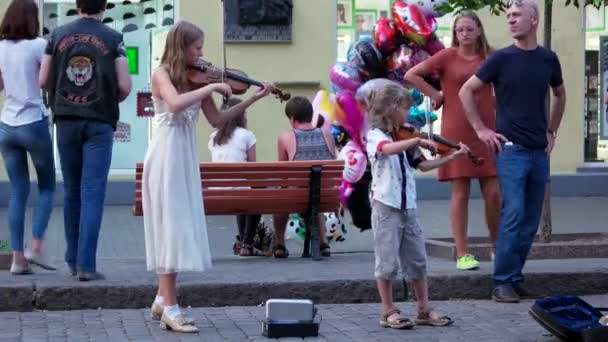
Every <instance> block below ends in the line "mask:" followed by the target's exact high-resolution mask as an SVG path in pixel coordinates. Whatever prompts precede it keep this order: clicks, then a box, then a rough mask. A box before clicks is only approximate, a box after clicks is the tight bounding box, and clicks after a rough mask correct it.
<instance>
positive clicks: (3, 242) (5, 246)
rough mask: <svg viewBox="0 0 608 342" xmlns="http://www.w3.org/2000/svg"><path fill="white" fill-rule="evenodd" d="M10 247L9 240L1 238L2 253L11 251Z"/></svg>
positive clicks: (0, 247)
mask: <svg viewBox="0 0 608 342" xmlns="http://www.w3.org/2000/svg"><path fill="white" fill-rule="evenodd" d="M10 250H11V249H10V247H9V245H8V241H6V240H0V253H4V252H10Z"/></svg>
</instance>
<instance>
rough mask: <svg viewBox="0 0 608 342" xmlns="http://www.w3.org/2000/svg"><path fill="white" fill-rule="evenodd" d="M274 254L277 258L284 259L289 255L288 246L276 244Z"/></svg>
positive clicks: (273, 249)
mask: <svg viewBox="0 0 608 342" xmlns="http://www.w3.org/2000/svg"><path fill="white" fill-rule="evenodd" d="M277 252H280V253H277ZM272 254H273V255H274V257H275V258H277V259H284V258H287V257H288V256H289V251H287V248H285V246H283V245H276V246H274V247H273V248H272Z"/></svg>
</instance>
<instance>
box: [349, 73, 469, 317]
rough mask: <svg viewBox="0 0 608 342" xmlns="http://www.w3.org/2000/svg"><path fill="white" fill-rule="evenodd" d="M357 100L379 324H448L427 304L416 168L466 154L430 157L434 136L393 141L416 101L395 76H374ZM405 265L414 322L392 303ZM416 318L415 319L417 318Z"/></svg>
mask: <svg viewBox="0 0 608 342" xmlns="http://www.w3.org/2000/svg"><path fill="white" fill-rule="evenodd" d="M357 100H358V101H359V102H360V104H361V105H362V107H363V108H364V109H365V110H366V111H367V115H368V120H369V128H370V129H369V131H368V132H367V135H366V138H367V146H366V148H367V154H368V158H369V161H370V164H371V171H372V178H373V180H372V187H371V195H370V197H371V200H372V231H373V235H374V254H375V259H376V263H375V264H376V267H375V272H374V275H375V277H376V283H377V286H378V292H379V294H380V298H381V300H382V307H383V311H382V312H383V313H382V315H381V318H380V325H381V326H383V327H390V328H394V329H411V328H413V327H414V325H415V324H418V325H431V326H445V325H449V324H451V323H452V320H451V319H450V318H449V317H447V316H444V315H442V314H440V313H438V312H437V311H434V310H432V309H431V308H430V307H429V300H428V287H427V281H426V259H427V257H426V250H425V247H424V237H423V235H422V229H421V228H420V223H419V221H418V214H417V211H416V186H415V181H414V169H415V168H417V169H419V170H422V171H428V170H432V169H435V168H437V167H439V166H441V165H443V164H445V163H448V162H449V161H452V160H455V159H457V158H459V157H462V156H465V155H466V154H467V153H468V152H469V149H468V147H466V146H465V145H463V144H460V145H459V147H460V148H459V149H458V150H454V151H453V152H452V153H450V154H447V155H444V156H442V157H440V158H438V159H433V160H426V159H425V158H424V157H423V155H422V153H421V151H420V147H423V148H428V149H431V150H434V149H435V145H434V144H433V142H431V141H429V140H425V139H421V138H419V137H414V138H411V139H406V140H400V141H395V139H394V138H393V134H394V132H395V131H396V129H397V128H398V127H400V126H402V125H403V124H404V123H405V120H407V116H408V114H407V113H408V110H409V108H410V106H411V104H412V101H411V98H410V95H409V93H408V91H407V90H406V89H405V88H404V87H402V86H401V85H399V84H398V83H396V82H393V81H389V80H386V79H375V80H372V81H369V82H367V83H366V84H364V85H363V86H361V88H360V89H359V90H358V91H357ZM400 271H401V273H402V275H403V277H405V278H406V280H408V281H411V282H412V283H413V287H414V290H415V292H416V298H417V304H418V315H417V317H416V319H415V322H412V321H411V320H409V319H407V318H404V317H402V316H401V311H400V310H399V309H397V308H396V307H395V305H394V303H393V296H392V293H393V289H392V281H393V279H395V278H396V277H397V275H398V273H399V272H400ZM414 323H415V324H414Z"/></svg>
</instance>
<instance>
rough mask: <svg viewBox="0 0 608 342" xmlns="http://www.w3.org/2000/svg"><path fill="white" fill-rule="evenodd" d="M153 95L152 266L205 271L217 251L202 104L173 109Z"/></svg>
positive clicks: (146, 189)
mask: <svg viewBox="0 0 608 342" xmlns="http://www.w3.org/2000/svg"><path fill="white" fill-rule="evenodd" d="M152 100H153V101H154V110H155V113H156V114H155V116H154V119H153V125H154V126H155V131H154V136H153V138H152V141H151V142H150V145H149V146H148V150H147V152H146V156H145V158H144V178H143V182H142V183H143V184H142V191H143V194H142V195H143V200H142V202H143V203H142V204H143V210H144V229H145V237H146V262H147V269H148V271H156V272H157V273H174V272H200V271H204V270H205V269H208V268H210V267H211V252H210V249H209V240H208V237H207V225H206V222H205V211H204V207H203V199H202V196H201V178H200V171H199V157H198V153H199V149H198V146H197V140H196V123H197V122H198V115H199V111H200V104H194V105H192V106H191V107H189V108H187V109H186V110H184V111H183V112H180V113H171V112H169V106H168V105H167V104H166V103H165V102H164V101H162V99H159V98H155V97H153V98H152Z"/></svg>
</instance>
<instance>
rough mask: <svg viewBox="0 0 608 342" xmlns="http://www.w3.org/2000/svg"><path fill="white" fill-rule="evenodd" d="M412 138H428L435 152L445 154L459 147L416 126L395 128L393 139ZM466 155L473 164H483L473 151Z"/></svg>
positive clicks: (481, 159) (482, 160)
mask: <svg viewBox="0 0 608 342" xmlns="http://www.w3.org/2000/svg"><path fill="white" fill-rule="evenodd" d="M412 138H421V139H429V140H430V141H432V142H433V143H434V144H435V148H436V149H437V153H439V154H446V153H448V152H449V151H450V150H452V149H459V148H460V146H459V145H458V144H456V143H453V142H451V141H449V140H447V139H446V138H444V137H442V136H441V135H439V134H432V135H431V136H430V137H429V135H428V134H427V133H423V132H420V131H418V130H416V128H414V127H411V126H400V127H398V128H397V129H396V130H395V132H394V134H393V139H395V141H399V140H407V139H412ZM468 157H469V159H470V160H471V162H472V163H473V164H474V165H475V166H481V165H483V162H484V159H483V158H480V157H478V156H476V155H475V154H474V153H473V152H471V151H469V153H468Z"/></svg>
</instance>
